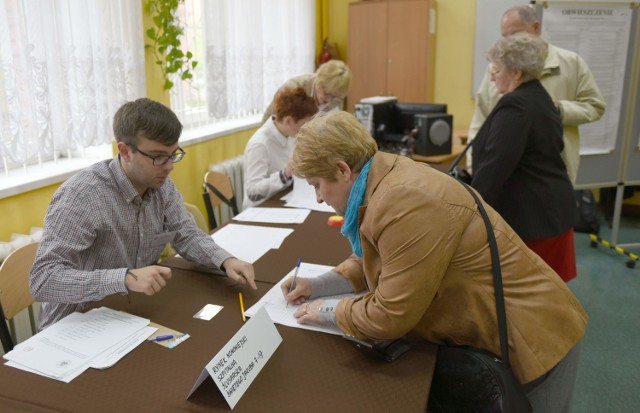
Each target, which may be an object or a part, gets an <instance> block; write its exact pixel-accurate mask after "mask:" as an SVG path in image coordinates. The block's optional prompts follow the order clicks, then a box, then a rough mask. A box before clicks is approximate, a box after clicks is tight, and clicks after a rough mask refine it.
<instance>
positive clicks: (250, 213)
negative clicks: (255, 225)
mask: <svg viewBox="0 0 640 413" xmlns="http://www.w3.org/2000/svg"><path fill="white" fill-rule="evenodd" d="M310 212H311V210H309V209H292V208H247V209H245V210H244V211H242V212H241V213H240V214H238V215H236V216H235V217H233V219H234V221H246V222H266V223H270V224H302V223H303V222H304V220H305V219H307V217H308V216H309V213H310Z"/></svg>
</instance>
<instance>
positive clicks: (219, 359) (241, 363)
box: [187, 308, 282, 409]
mask: <svg viewBox="0 0 640 413" xmlns="http://www.w3.org/2000/svg"><path fill="white" fill-rule="evenodd" d="M281 342H282V337H280V334H279V333H278V330H277V329H276V327H275V325H274V324H273V321H271V319H270V318H269V315H268V314H267V312H266V310H265V309H264V308H262V309H260V310H259V311H258V312H256V314H255V315H254V316H253V317H251V319H250V320H249V321H247V323H246V324H245V325H244V326H242V328H241V329H240V330H238V332H237V333H236V334H235V335H234V336H233V337H232V338H231V340H229V342H228V343H227V345H226V346H225V347H223V348H222V350H220V351H219V352H218V354H216V355H215V357H213V359H211V361H210V362H209V363H208V364H207V366H206V367H205V369H204V370H203V371H202V373H201V374H200V377H199V378H198V380H197V381H196V384H195V385H194V386H193V388H192V389H191V392H190V393H189V396H191V394H192V393H193V392H194V391H195V389H196V388H197V387H198V386H199V385H200V384H201V383H202V382H203V381H204V379H205V378H206V377H207V373H208V375H210V376H211V378H212V379H213V381H214V382H215V383H216V386H218V389H220V392H221V393H222V395H223V396H224V398H225V399H226V400H227V403H228V404H229V406H230V407H231V408H232V409H233V408H234V407H235V405H236V403H238V401H239V400H240V398H241V397H242V395H243V394H244V393H245V392H246V391H247V389H248V388H249V385H251V383H252V382H253V380H254V379H255V378H256V377H257V376H258V373H260V370H262V368H263V367H264V366H265V364H266V362H267V361H268V360H269V358H270V357H271V356H272V355H273V353H274V352H275V351H276V349H277V348H278V346H279V345H280V343H281ZM189 396H187V398H188V397H189Z"/></svg>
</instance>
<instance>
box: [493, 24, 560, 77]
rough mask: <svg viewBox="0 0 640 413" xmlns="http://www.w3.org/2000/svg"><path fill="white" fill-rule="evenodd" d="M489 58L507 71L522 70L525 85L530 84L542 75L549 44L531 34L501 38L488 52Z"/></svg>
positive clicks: (522, 33)
mask: <svg viewBox="0 0 640 413" xmlns="http://www.w3.org/2000/svg"><path fill="white" fill-rule="evenodd" d="M487 58H488V59H489V60H490V61H491V62H493V63H498V64H499V65H501V66H503V67H504V68H505V69H507V70H521V71H522V81H523V83H524V82H529V81H531V80H535V79H540V76H541V75H542V70H543V69H544V62H545V59H546V58H547V43H545V41H544V40H542V39H541V38H540V37H538V36H534V35H532V34H530V33H526V32H520V33H514V34H512V35H509V36H506V37H502V38H500V40H498V41H497V42H496V43H495V44H494V45H493V46H492V47H491V49H489V51H488V52H487Z"/></svg>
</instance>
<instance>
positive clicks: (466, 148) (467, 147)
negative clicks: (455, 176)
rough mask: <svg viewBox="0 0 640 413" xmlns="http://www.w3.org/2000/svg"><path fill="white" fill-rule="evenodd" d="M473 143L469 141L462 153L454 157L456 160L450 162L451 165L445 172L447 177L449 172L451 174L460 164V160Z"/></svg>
mask: <svg viewBox="0 0 640 413" xmlns="http://www.w3.org/2000/svg"><path fill="white" fill-rule="evenodd" d="M473 142H475V139H474V140H472V141H469V143H468V144H467V146H465V147H464V149H463V150H462V152H460V154H459V155H458V156H456V159H454V160H453V162H451V165H450V166H449V169H448V170H447V173H448V174H449V175H451V172H453V170H454V169H455V167H456V166H458V164H459V163H460V160H461V159H462V158H463V157H464V155H466V153H467V151H469V148H471V145H473Z"/></svg>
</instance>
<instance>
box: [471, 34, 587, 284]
mask: <svg viewBox="0 0 640 413" xmlns="http://www.w3.org/2000/svg"><path fill="white" fill-rule="evenodd" d="M546 54H547V44H546V43H545V42H544V41H543V40H542V39H541V38H540V37H537V36H534V35H532V34H529V33H516V34H513V35H511V36H507V37H503V38H501V39H500V40H498V41H497V42H496V43H495V44H494V45H493V47H491V49H489V51H488V52H487V56H488V58H489V60H490V62H491V68H492V72H491V73H492V74H491V79H492V80H493V82H494V83H495V87H496V89H497V90H498V92H499V93H500V94H501V95H502V97H501V98H500V100H499V101H498V103H497V104H496V106H495V107H494V108H493V110H492V111H491V113H489V116H488V117H487V120H486V121H485V122H484V124H483V125H482V127H481V128H480V130H479V131H478V134H477V135H476V138H475V140H474V143H473V148H474V156H473V163H472V166H473V168H472V169H473V176H472V180H471V186H473V187H474V188H475V189H476V190H477V191H478V192H479V193H480V194H481V195H482V197H483V198H484V200H485V201H487V203H489V205H491V206H492V207H494V208H495V210H496V211H498V213H500V215H502V217H503V218H504V219H505V221H507V222H508V223H509V225H511V228H513V229H514V231H515V232H516V233H517V234H518V235H519V236H520V238H522V239H523V240H524V242H525V244H527V246H528V247H529V248H531V249H532V250H533V251H535V252H536V253H537V254H538V255H539V256H540V257H542V259H544V260H545V261H546V263H547V264H549V266H551V268H553V269H554V270H555V271H556V272H557V273H558V274H559V275H560V277H562V279H563V280H565V281H569V280H571V279H573V278H574V277H575V276H576V273H577V270H576V253H575V246H574V240H573V222H574V212H575V208H576V207H575V197H574V194H573V186H572V184H571V181H570V179H569V175H568V174H567V168H566V166H565V164H564V162H563V161H562V156H561V153H562V150H563V148H564V143H563V140H562V120H561V119H560V112H559V111H558V109H557V107H556V105H555V104H554V102H553V99H552V98H551V96H549V93H547V91H546V90H545V89H544V87H543V86H542V85H541V84H540V81H539V78H540V74H541V73H542V70H543V68H544V61H545V56H546Z"/></svg>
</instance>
